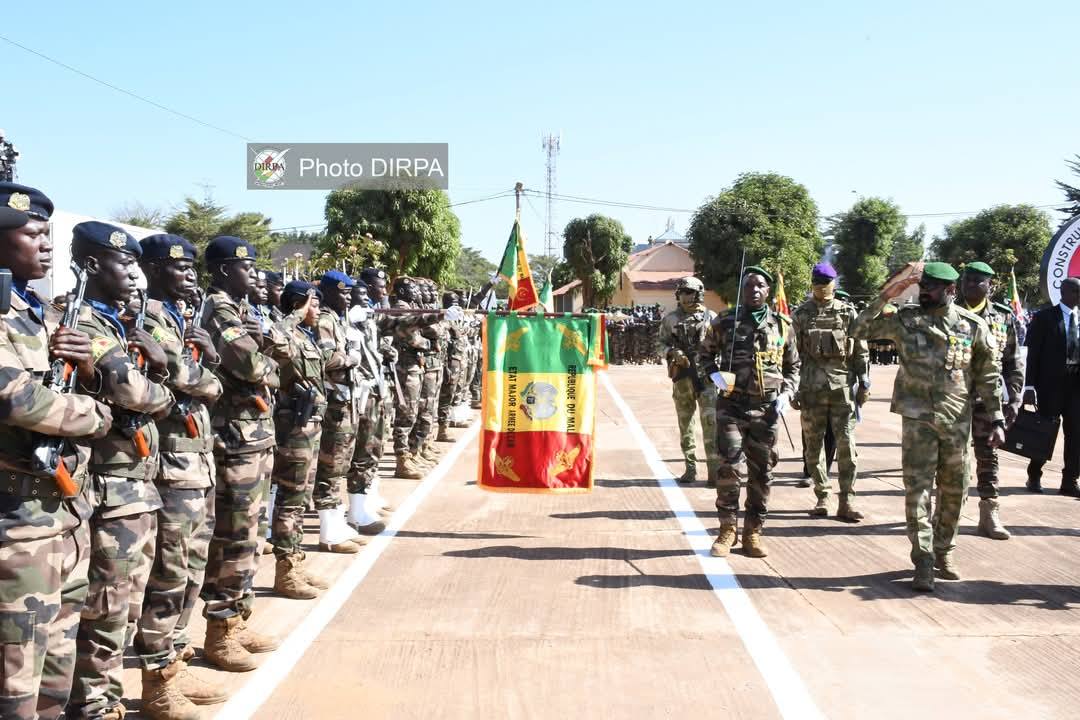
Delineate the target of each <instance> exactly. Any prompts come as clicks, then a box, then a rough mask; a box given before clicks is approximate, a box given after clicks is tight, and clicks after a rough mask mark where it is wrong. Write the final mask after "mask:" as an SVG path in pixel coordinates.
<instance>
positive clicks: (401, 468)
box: [394, 452, 424, 480]
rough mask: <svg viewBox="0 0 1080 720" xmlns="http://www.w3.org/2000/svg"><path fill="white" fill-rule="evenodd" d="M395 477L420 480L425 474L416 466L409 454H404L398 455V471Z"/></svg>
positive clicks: (395, 472)
mask: <svg viewBox="0 0 1080 720" xmlns="http://www.w3.org/2000/svg"><path fill="white" fill-rule="evenodd" d="M394 477H398V478H404V479H406V480H419V479H421V478H422V477H424V473H423V471H421V470H420V468H418V467H417V466H416V463H415V462H414V461H413V459H412V456H411V455H410V454H409V453H404V452H402V453H398V454H397V469H396V470H395V471H394Z"/></svg>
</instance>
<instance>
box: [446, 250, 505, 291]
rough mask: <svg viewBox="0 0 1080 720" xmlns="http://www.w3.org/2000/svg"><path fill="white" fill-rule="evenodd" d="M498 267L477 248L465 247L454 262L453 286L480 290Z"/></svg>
mask: <svg viewBox="0 0 1080 720" xmlns="http://www.w3.org/2000/svg"><path fill="white" fill-rule="evenodd" d="M496 269H497V268H496V267H495V263H493V262H491V261H490V260H488V259H487V258H486V257H484V256H483V255H481V254H480V251H479V250H477V249H476V248H471V247H463V248H461V254H460V255H458V256H457V261H456V262H455V264H454V280H453V287H459V288H464V289H466V290H468V289H469V288H471V289H472V290H474V291H475V290H479V289H480V288H481V287H483V285H484V284H485V283H486V282H487V281H488V278H489V277H491V273H493V272H495V270H496Z"/></svg>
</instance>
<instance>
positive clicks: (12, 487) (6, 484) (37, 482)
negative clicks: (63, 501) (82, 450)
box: [0, 470, 62, 498]
mask: <svg viewBox="0 0 1080 720" xmlns="http://www.w3.org/2000/svg"><path fill="white" fill-rule="evenodd" d="M0 493H2V494H4V495H14V496H16V497H24V498H58V497H62V496H61V493H60V488H59V487H57V486H56V480H54V479H52V478H50V477H39V476H37V475H31V474H29V473H21V472H16V471H14V470H2V471H0Z"/></svg>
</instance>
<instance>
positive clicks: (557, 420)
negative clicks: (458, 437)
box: [477, 313, 607, 493]
mask: <svg viewBox="0 0 1080 720" xmlns="http://www.w3.org/2000/svg"><path fill="white" fill-rule="evenodd" d="M606 344H607V335H606V332H605V328H604V316H603V315H600V314H597V315H586V316H581V315H578V316H573V315H570V314H569V313H567V314H564V315H541V314H532V313H522V314H518V313H510V314H508V315H497V314H495V313H488V314H487V315H486V316H485V317H484V384H483V411H482V412H483V435H482V437H481V441H480V468H479V472H478V478H477V484H478V485H479V486H480V487H481V488H483V489H485V490H492V491H496V492H525V493H582V492H589V491H591V490H592V486H593V462H594V458H595V450H596V446H595V442H594V431H595V429H596V374H595V373H596V371H597V370H600V369H603V368H605V367H607V352H606Z"/></svg>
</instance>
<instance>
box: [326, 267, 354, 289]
mask: <svg viewBox="0 0 1080 720" xmlns="http://www.w3.org/2000/svg"><path fill="white" fill-rule="evenodd" d="M355 284H356V283H355V282H354V281H353V279H352V278H351V277H349V276H348V275H346V274H345V273H343V272H341V271H340V270H331V271H330V272H328V273H325V274H324V275H323V276H322V277H321V278H320V279H319V288H321V289H322V290H326V289H328V288H332V287H336V288H338V289H339V290H345V289H346V288H351V287H352V286H353V285H355Z"/></svg>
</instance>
